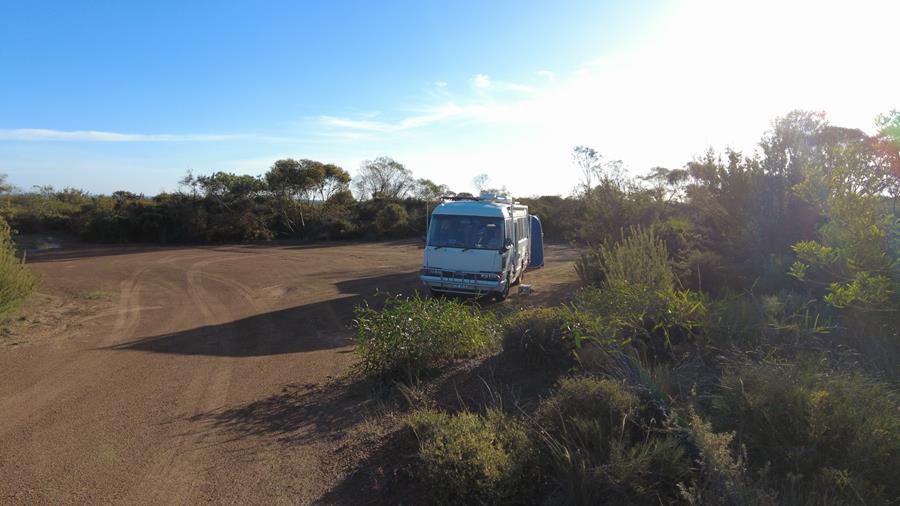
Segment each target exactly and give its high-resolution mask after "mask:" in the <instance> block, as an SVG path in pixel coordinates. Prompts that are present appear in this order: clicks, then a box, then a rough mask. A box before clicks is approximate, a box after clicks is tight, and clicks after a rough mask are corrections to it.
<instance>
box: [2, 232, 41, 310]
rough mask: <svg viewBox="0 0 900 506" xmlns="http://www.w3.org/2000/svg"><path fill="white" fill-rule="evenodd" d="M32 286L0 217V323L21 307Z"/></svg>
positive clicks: (32, 283) (29, 273)
mask: <svg viewBox="0 0 900 506" xmlns="http://www.w3.org/2000/svg"><path fill="white" fill-rule="evenodd" d="M33 286H34V279H33V278H32V277H31V271H29V270H28V267H26V266H25V260H24V258H23V259H19V258H18V257H17V256H16V249H15V245H14V244H13V242H12V231H11V230H10V228H9V225H7V224H6V221H5V220H4V219H3V218H2V217H0V322H2V321H3V320H5V319H6V318H8V317H9V315H10V314H12V312H13V311H15V310H16V309H18V308H19V306H21V305H22V303H23V302H24V301H25V299H27V298H28V296H29V295H31V290H32V288H33Z"/></svg>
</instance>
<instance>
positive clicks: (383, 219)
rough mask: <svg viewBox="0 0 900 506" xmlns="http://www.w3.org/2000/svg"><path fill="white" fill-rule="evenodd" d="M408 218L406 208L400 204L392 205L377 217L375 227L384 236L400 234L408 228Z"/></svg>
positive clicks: (383, 209) (384, 208)
mask: <svg viewBox="0 0 900 506" xmlns="http://www.w3.org/2000/svg"><path fill="white" fill-rule="evenodd" d="M407 218H408V217H407V213H406V208H404V207H403V206H401V205H400V204H396V203H390V204H387V205H386V206H384V207H383V208H381V209H380V210H379V211H378V213H377V214H376V215H375V227H376V228H377V229H378V231H379V232H380V233H382V234H387V235H394V234H398V233H399V232H400V231H402V229H403V227H405V226H406V223H407Z"/></svg>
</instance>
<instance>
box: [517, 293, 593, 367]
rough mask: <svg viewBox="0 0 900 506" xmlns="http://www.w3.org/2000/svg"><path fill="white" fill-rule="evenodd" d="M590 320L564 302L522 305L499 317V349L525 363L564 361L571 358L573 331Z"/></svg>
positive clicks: (577, 332)
mask: <svg viewBox="0 0 900 506" xmlns="http://www.w3.org/2000/svg"><path fill="white" fill-rule="evenodd" d="M592 325H593V322H592V321H591V320H590V319H589V318H588V317H587V315H585V314H584V313H581V312H579V311H577V310H575V309H573V308H569V307H566V306H558V307H542V308H532V309H526V310H524V311H518V312H516V313H512V314H510V315H508V316H507V317H506V319H505V320H504V321H503V327H504V329H503V352H504V353H505V354H507V355H508V356H510V357H513V358H514V359H515V360H517V361H520V362H522V363H525V364H529V365H547V366H553V365H566V364H568V363H570V362H571V361H572V359H573V352H574V351H575V347H576V342H575V340H576V335H583V334H585V333H587V332H590V329H591V328H592Z"/></svg>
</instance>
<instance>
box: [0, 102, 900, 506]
mask: <svg viewBox="0 0 900 506" xmlns="http://www.w3.org/2000/svg"><path fill="white" fill-rule="evenodd" d="M877 125H878V127H879V129H880V131H879V133H877V134H875V135H867V134H866V133H864V132H863V131H861V130H856V129H848V128H842V127H837V126H833V125H830V124H829V123H828V122H827V121H826V119H825V117H824V115H823V114H821V113H815V112H804V111H795V112H791V113H789V114H788V115H786V116H785V117H783V118H779V119H777V120H776V121H775V122H774V123H773V125H772V128H771V130H770V131H768V132H766V133H765V135H764V136H763V138H762V139H761V141H760V150H759V154H757V155H754V156H744V155H743V154H742V153H739V152H735V151H730V150H729V151H726V152H724V153H722V154H717V153H715V152H713V151H708V152H707V153H705V154H704V155H703V156H701V157H699V158H697V159H695V160H693V161H691V162H689V163H687V164H686V165H685V166H684V167H680V168H671V169H670V168H663V167H656V168H654V169H652V170H651V171H650V173H649V175H647V176H645V177H642V178H629V177H626V176H625V175H624V172H623V170H622V164H621V162H618V161H608V160H604V159H603V158H602V157H601V155H600V154H599V153H598V152H596V151H595V150H593V149H591V148H589V147H584V146H580V147H578V148H576V149H575V152H574V161H575V163H576V165H577V167H578V170H579V173H580V175H581V176H582V182H581V184H580V185H579V186H578V187H577V188H576V190H575V192H574V193H573V195H571V196H569V197H565V198H563V197H554V196H543V197H539V198H534V199H526V202H525V203H527V204H528V205H529V206H530V207H531V210H532V212H534V213H535V214H538V215H540V216H541V217H542V221H543V223H544V225H545V234H546V236H547V238H548V239H550V240H554V239H555V240H564V241H569V242H571V243H573V244H575V245H577V246H579V247H581V248H582V255H581V257H580V259H579V261H578V263H577V270H578V274H579V277H580V279H581V281H582V283H583V284H584V286H583V287H582V288H581V289H580V290H579V291H578V292H577V293H575V294H573V297H572V298H571V300H568V301H566V304H565V305H563V306H560V307H555V308H541V309H525V310H521V311H516V312H513V313H511V314H509V315H507V316H505V317H504V318H502V319H499V318H497V317H495V316H494V314H493V312H492V311H491V310H490V309H486V310H481V309H479V308H477V307H474V306H472V305H467V304H464V303H461V302H458V301H455V300H444V299H437V298H435V299H423V298H419V297H413V298H411V299H393V300H390V301H388V302H387V304H386V306H385V307H384V308H383V309H380V310H376V309H373V308H369V307H364V308H360V309H359V310H358V312H357V318H356V323H357V332H356V336H355V338H354V342H355V344H356V354H357V356H358V359H359V360H358V365H357V368H358V369H357V370H358V371H359V372H360V373H361V374H363V375H366V376H369V377H376V378H381V379H388V380H401V381H405V382H408V383H415V382H417V381H420V380H421V379H423V378H425V377H426V373H428V372H431V371H434V370H437V369H439V368H441V367H445V366H447V365H448V364H451V363H453V362H454V361H456V360H457V359H460V358H463V357H474V356H478V355H481V354H484V355H487V353H488V352H490V351H493V350H494V349H495V348H496V345H497V343H498V341H500V337H501V335H502V342H503V353H502V354H500V355H498V356H497V360H498V362H496V363H495V362H491V365H492V366H493V365H495V364H497V363H499V364H500V365H501V366H502V364H503V361H505V360H514V361H516V362H519V363H523V364H527V365H528V366H529V367H530V368H542V369H547V368H554V369H555V370H556V371H560V372H563V376H565V374H566V373H570V374H571V375H570V376H569V377H563V378H562V379H561V380H560V382H559V384H558V385H556V386H555V387H554V388H552V389H551V390H550V391H549V393H548V392H543V393H544V395H543V397H542V398H540V399H537V398H532V399H526V401H528V402H522V403H515V405H514V406H493V405H492V406H489V407H485V406H462V407H459V408H458V409H456V410H455V411H454V409H452V408H450V407H448V409H447V410H446V411H434V410H425V411H421V412H416V413H413V414H412V415H411V416H410V418H409V424H410V426H411V427H412V429H413V431H414V433H415V434H416V435H417V436H418V437H417V441H418V446H417V451H416V461H417V463H418V464H417V468H416V470H415V472H416V473H417V474H416V476H417V477H419V478H421V479H422V480H424V481H425V483H426V484H427V488H426V489H425V493H427V494H429V497H428V498H427V499H428V501H423V502H445V503H457V504H459V503H482V504H487V503H504V502H505V503H517V504H519V503H529V502H530V503H572V504H596V503H601V502H612V503H617V504H646V503H687V504H774V503H786V504H832V503H838V504H892V503H897V502H898V501H900V489H898V485H897V480H896V479H895V475H896V469H897V468H898V466H900V436H898V435H900V394H898V390H897V389H898V385H900V368H898V367H897V364H898V363H900V134H898V132H900V127H898V125H900V112H897V111H893V112H891V113H889V114H886V115H883V116H881V117H879V118H878V121H877ZM476 179H477V183H478V186H479V187H481V188H487V184H488V179H487V177H479V178H476ZM184 183H185V185H186V188H187V189H188V191H185V192H180V193H176V194H164V195H159V196H156V197H153V198H146V197H142V196H137V195H132V194H128V193H126V192H117V193H116V194H114V195H112V196H108V197H107V196H91V195H87V194H84V193H83V192H79V191H77V190H64V191H62V192H55V191H52V189H49V188H38V189H36V191H34V192H31V193H26V194H15V195H12V196H11V197H9V199H8V201H7V203H6V204H7V205H6V206H5V207H4V209H3V211H2V212H3V214H4V215H5V216H7V217H8V219H9V221H10V223H11V224H12V225H13V226H14V227H16V228H18V229H20V230H23V231H33V230H41V229H44V230H69V231H74V232H77V233H79V234H81V235H82V236H83V237H85V238H88V239H93V240H111V241H193V240H203V241H216V240H249V239H269V238H273V237H293V238H309V239H317V238H339V237H365V236H369V237H399V236H404V235H412V234H419V233H421V231H422V230H423V228H424V224H425V218H426V213H427V210H428V208H429V202H430V201H432V200H433V199H434V198H435V197H436V196H438V195H440V194H441V193H445V192H446V191H447V189H446V188H445V187H441V186H440V185H437V184H435V183H433V182H430V181H425V180H416V179H414V178H413V177H412V174H411V173H410V172H409V171H408V170H407V169H406V168H405V167H403V165H402V164H400V163H398V162H396V161H394V160H391V159H389V158H378V159H376V160H373V161H370V162H366V163H365V164H364V167H363V170H362V171H361V173H360V175H359V176H357V178H356V179H354V180H353V181H352V182H351V180H350V178H349V176H348V175H347V174H346V172H344V171H343V170H342V169H340V168H338V167H335V166H332V165H325V164H321V163H319V162H315V161H311V160H299V161H295V160H280V161H278V162H276V163H275V165H273V167H272V168H271V169H270V171H269V172H268V173H267V174H266V175H265V176H263V177H258V178H257V177H251V176H239V175H234V174H225V173H216V174H213V175H211V176H197V177H194V176H192V175H189V176H188V177H187V178H186V179H185V181H184ZM351 185H352V186H353V187H354V188H355V189H356V192H357V196H358V197H360V198H361V199H362V200H356V199H355V198H354V196H353V195H352V194H351V193H350V192H349V188H350V187H351ZM2 244H3V245H4V248H3V251H6V252H9V253H7V254H6V256H4V257H2V258H6V259H8V260H2V262H5V263H0V275H6V276H8V275H10V274H7V273H20V274H21V273H22V272H25V271H24V270H23V269H21V261H20V260H18V259H16V257H15V256H14V255H13V254H12V253H11V252H12V248H11V246H10V243H9V240H8V232H7V239H6V240H5V242H2ZM19 279H20V283H24V281H21V279H24V278H19ZM7 286H14V285H12V284H7V283H4V284H3V285H0V288H2V289H7V288H6V287H7ZM20 286H23V287H24V286H30V281H28V284H22V285H20ZM2 293H3V294H4V297H6V295H5V293H6V292H2ZM17 293H19V292H17ZM21 293H27V290H23V291H21ZM5 300H6V299H3V301H5ZM10 300H14V301H19V300H21V295H14V296H12V298H11V299H10ZM3 308H4V306H0V315H2V314H3V313H2V311H3V310H4V309H3ZM519 370H521V368H519ZM513 386H514V385H513ZM501 388H502V386H501ZM548 388H549V386H548ZM504 407H505V408H506V411H504V410H503V409H501V408H504ZM513 408H514V409H513Z"/></svg>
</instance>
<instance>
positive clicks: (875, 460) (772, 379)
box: [713, 362, 900, 504]
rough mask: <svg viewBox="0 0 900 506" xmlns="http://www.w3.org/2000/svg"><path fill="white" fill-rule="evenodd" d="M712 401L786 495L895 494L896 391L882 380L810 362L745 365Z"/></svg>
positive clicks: (807, 498) (873, 497)
mask: <svg viewBox="0 0 900 506" xmlns="http://www.w3.org/2000/svg"><path fill="white" fill-rule="evenodd" d="M713 407H714V412H715V415H716V416H717V421H718V425H719V426H720V427H721V428H723V429H724V430H728V431H735V432H736V434H737V438H738V440H739V441H740V442H741V443H742V444H743V445H745V446H746V448H747V455H748V460H749V464H750V465H751V466H752V467H753V468H754V469H756V470H762V469H766V468H768V471H769V477H770V481H771V482H772V484H773V485H774V486H775V488H777V489H779V491H780V492H781V493H782V499H783V500H785V501H787V502H799V501H802V502H809V503H820V502H822V501H825V500H826V499H828V498H832V499H834V498H840V500H842V501H847V502H853V503H857V502H863V503H868V504H880V503H884V502H886V501H893V500H896V499H897V498H898V497H900V481H898V480H897V469H900V397H898V395H897V393H896V392H895V391H893V390H892V389H891V388H890V387H888V386H887V385H885V384H881V383H877V382H874V381H872V380H869V379H867V378H865V377H864V376H862V375H860V374H855V373H845V372H837V371H833V370H831V369H829V368H827V367H824V366H822V365H819V364H815V363H812V362H803V363H800V364H799V365H788V364H775V363H762V364H746V365H742V366H740V367H738V368H735V369H734V370H731V371H729V372H727V373H726V374H725V375H724V376H723V378H722V391H721V395H720V396H718V397H717V398H716V399H715V401H714V403H713Z"/></svg>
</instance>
